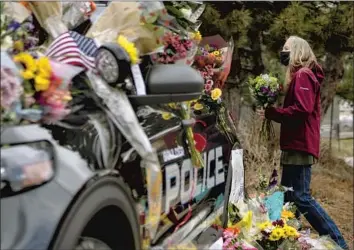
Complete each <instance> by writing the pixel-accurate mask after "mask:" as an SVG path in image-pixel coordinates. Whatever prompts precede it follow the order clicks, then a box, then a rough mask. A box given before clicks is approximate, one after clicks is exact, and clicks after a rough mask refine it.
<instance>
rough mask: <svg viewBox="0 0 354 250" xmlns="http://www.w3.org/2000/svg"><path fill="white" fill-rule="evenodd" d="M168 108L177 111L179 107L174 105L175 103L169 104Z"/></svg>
mask: <svg viewBox="0 0 354 250" xmlns="http://www.w3.org/2000/svg"><path fill="white" fill-rule="evenodd" d="M168 106H169V107H170V108H172V109H176V108H177V105H176V103H174V102H171V103H169V104H168Z"/></svg>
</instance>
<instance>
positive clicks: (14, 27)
mask: <svg viewBox="0 0 354 250" xmlns="http://www.w3.org/2000/svg"><path fill="white" fill-rule="evenodd" d="M20 26H21V24H20V23H19V22H16V21H14V20H12V21H11V22H10V23H9V25H8V26H7V29H8V30H17V29H18V28H20Z"/></svg>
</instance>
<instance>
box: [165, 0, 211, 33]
mask: <svg viewBox="0 0 354 250" xmlns="http://www.w3.org/2000/svg"><path fill="white" fill-rule="evenodd" d="M165 8H166V10H167V13H166V15H164V16H162V18H161V20H159V22H160V23H166V21H168V22H169V27H168V28H169V29H171V30H173V31H175V32H177V33H180V34H186V33H187V32H189V31H197V30H198V29H199V27H200V25H201V22H200V21H199V20H198V19H199V17H200V16H201V15H202V13H203V12H204V10H205V4H202V3H197V2H188V1H171V2H165Z"/></svg>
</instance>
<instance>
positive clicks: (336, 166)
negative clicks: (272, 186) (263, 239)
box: [239, 117, 354, 249]
mask: <svg viewBox="0 0 354 250" xmlns="http://www.w3.org/2000/svg"><path fill="white" fill-rule="evenodd" d="M260 128H261V122H260V121H259V120H258V119H257V118H255V117H253V118H252V119H250V120H249V121H241V122H240V125H239V134H240V137H241V138H240V139H241V142H242V146H243V148H244V151H245V152H244V165H245V175H246V190H247V192H253V190H254V188H255V185H256V184H257V183H258V176H259V175H258V174H259V172H260V171H261V172H263V173H265V174H268V173H269V175H270V174H271V171H272V170H273V169H274V168H277V169H280V164H279V160H280V159H279V158H280V150H278V148H279V145H278V143H277V142H278V138H275V140H274V142H273V143H269V142H268V143H267V142H264V141H262V140H261V139H260V137H259V131H260ZM275 128H276V131H278V130H279V127H277V125H276V127H275ZM337 145H338V144H337V143H336V142H335V141H334V142H333V141H332V151H331V150H330V149H329V145H328V141H323V143H322V144H321V157H320V159H319V163H318V164H316V165H315V166H313V173H312V181H311V192H312V195H313V196H314V197H315V198H316V200H317V201H318V202H319V203H320V204H321V205H322V206H323V208H324V209H325V210H326V211H327V212H328V214H329V215H330V216H331V217H332V219H333V220H334V221H335V223H336V224H337V226H338V227H339V229H340V231H341V232H342V234H343V236H344V238H345V239H346V241H347V243H348V245H349V247H350V249H354V248H353V235H354V234H353V223H354V221H353V206H354V204H353V191H354V190H353V168H352V167H349V166H348V165H347V164H346V163H345V162H344V161H343V160H342V159H339V158H338V156H340V157H347V156H352V155H353V140H352V139H351V140H342V141H341V150H340V151H339V150H338V147H336V146H337ZM270 146H274V149H271V147H270Z"/></svg>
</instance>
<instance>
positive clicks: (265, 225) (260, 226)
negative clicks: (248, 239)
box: [258, 221, 272, 230]
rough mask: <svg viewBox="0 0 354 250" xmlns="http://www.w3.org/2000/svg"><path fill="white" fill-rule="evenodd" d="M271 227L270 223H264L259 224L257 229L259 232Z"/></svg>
mask: <svg viewBox="0 0 354 250" xmlns="http://www.w3.org/2000/svg"><path fill="white" fill-rule="evenodd" d="M271 226H272V223H271V222H270V221H266V222H263V223H261V224H260V225H259V226H258V228H259V229H260V230H264V229H266V228H268V227H271Z"/></svg>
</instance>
